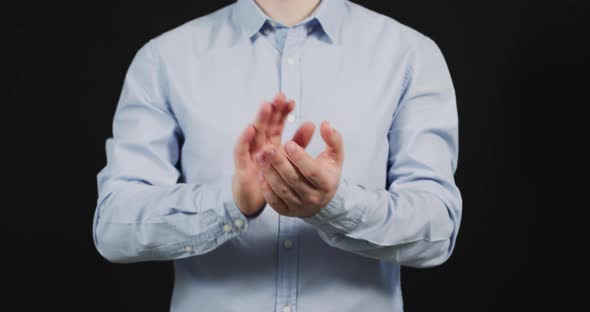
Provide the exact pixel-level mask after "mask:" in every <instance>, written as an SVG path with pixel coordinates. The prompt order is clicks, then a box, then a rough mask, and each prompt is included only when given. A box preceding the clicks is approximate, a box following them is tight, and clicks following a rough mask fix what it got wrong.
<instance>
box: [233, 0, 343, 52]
mask: <svg viewBox="0 0 590 312" xmlns="http://www.w3.org/2000/svg"><path fill="white" fill-rule="evenodd" d="M345 9H346V8H345V5H344V0H321V2H320V4H319V5H318V7H317V8H316V9H315V10H314V12H313V14H312V17H315V18H316V19H317V20H318V22H319V24H320V25H321V27H322V29H323V30H324V32H325V33H326V35H327V36H328V38H329V39H330V40H331V41H332V42H337V41H338V38H339V35H340V34H339V31H340V27H341V25H342V19H343V18H344V13H345V12H346V11H345ZM232 19H233V22H234V23H235V25H236V26H237V27H238V28H239V29H240V30H241V31H242V32H243V33H244V34H245V35H246V36H248V38H252V36H254V35H255V34H256V33H258V31H260V28H261V27H262V26H263V25H264V23H265V22H266V20H267V19H268V17H267V16H266V15H265V14H264V12H262V10H261V9H260V8H259V7H258V5H257V4H256V3H255V2H254V0H238V1H237V2H236V3H235V5H234V7H233V10H232Z"/></svg>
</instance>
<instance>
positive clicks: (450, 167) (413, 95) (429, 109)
mask: <svg viewBox="0 0 590 312" xmlns="http://www.w3.org/2000/svg"><path fill="white" fill-rule="evenodd" d="M422 39H423V40H422V42H421V43H420V44H419V45H417V47H416V49H415V50H414V52H413V53H412V55H411V56H410V60H409V68H408V70H407V73H406V80H405V82H404V92H403V95H402V97H401V100H400V102H399V105H398V107H397V109H396V111H395V113H394V115H393V116H392V124H391V127H390V130H389V133H388V139H389V157H388V164H387V185H386V187H384V188H383V189H370V188H367V187H365V186H363V185H359V184H354V183H352V182H351V181H348V180H347V179H346V178H345V177H342V178H341V180H340V184H339V186H338V189H337V192H336V195H335V196H334V198H333V199H332V201H331V202H330V203H329V204H328V205H327V206H326V207H325V208H323V209H322V210H321V211H320V212H319V213H317V214H315V215H314V216H311V217H309V218H303V219H304V221H306V222H309V223H311V224H313V225H314V226H316V228H317V230H318V233H319V235H320V237H321V238H322V239H323V240H324V241H325V242H326V243H328V244H329V245H331V246H333V247H336V248H340V249H342V250H346V251H350V252H353V253H357V254H360V255H363V256H367V257H371V258H377V259H382V260H385V261H389V262H393V263H398V264H400V265H405V266H411V267H431V266H435V265H439V264H441V263H443V262H445V261H446V260H447V259H448V257H449V256H450V255H451V253H452V251H453V248H454V245H455V241H456V237H457V233H458V231H459V224H460V219H461V209H462V199H461V195H460V192H459V189H458V188H457V186H456V185H455V182H454V177H453V175H454V172H455V170H456V166H457V158H458V117H457V109H456V102H455V101H456V100H455V92H454V87H453V84H452V80H451V77H450V74H449V71H448V68H447V65H446V62H445V60H444V57H443V55H442V53H441V51H440V49H439V48H438V46H437V45H436V44H435V43H434V42H433V41H432V40H431V39H429V38H427V37H423V38H422ZM344 144H346V138H344ZM344 165H345V166H346V161H345V163H344Z"/></svg>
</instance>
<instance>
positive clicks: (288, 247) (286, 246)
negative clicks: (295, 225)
mask: <svg viewBox="0 0 590 312" xmlns="http://www.w3.org/2000/svg"><path fill="white" fill-rule="evenodd" d="M283 246H285V248H287V249H291V247H293V241H292V240H290V239H286V240H285V241H284V242H283Z"/></svg>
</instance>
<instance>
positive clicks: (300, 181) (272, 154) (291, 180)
mask: <svg viewBox="0 0 590 312" xmlns="http://www.w3.org/2000/svg"><path fill="white" fill-rule="evenodd" d="M264 153H265V157H266V159H267V161H268V162H269V163H270V164H271V165H272V167H273V168H274V170H275V171H276V172H277V173H278V174H279V176H280V177H281V180H282V181H284V182H285V183H286V184H287V185H288V186H290V188H291V189H292V190H293V191H295V193H296V194H297V198H296V202H295V204H300V203H301V199H302V198H307V197H309V196H310V195H311V194H312V193H315V192H316V190H315V188H314V186H313V185H312V184H311V183H310V182H309V181H307V179H306V178H305V177H303V175H302V174H301V173H300V172H299V171H298V170H297V169H296V168H295V166H294V165H293V164H292V163H291V161H289V159H288V158H287V155H285V154H284V153H283V152H282V151H279V150H277V148H275V147H274V146H271V147H270V149H268V150H267V149H266V148H265V152H264ZM282 181H281V182H282ZM277 183H278V182H277ZM270 184H271V186H274V185H275V183H273V182H271V183H270ZM282 187H283V186H281V188H280V189H279V190H277V189H275V191H277V192H276V193H277V194H278V195H279V196H280V197H281V198H283V199H285V201H287V204H289V206H292V205H291V203H290V202H289V201H288V198H285V197H283V196H282V194H281V192H283V191H284V190H283V189H282Z"/></svg>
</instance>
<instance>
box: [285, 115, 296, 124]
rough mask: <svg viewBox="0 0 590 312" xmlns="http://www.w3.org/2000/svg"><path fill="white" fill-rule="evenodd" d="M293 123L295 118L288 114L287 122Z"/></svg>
mask: <svg viewBox="0 0 590 312" xmlns="http://www.w3.org/2000/svg"><path fill="white" fill-rule="evenodd" d="M294 121H295V116H294V115H293V114H289V115H288V116H287V122H294Z"/></svg>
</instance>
